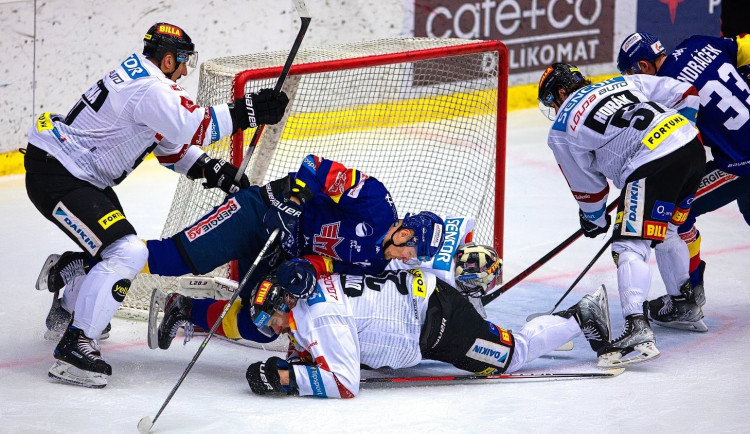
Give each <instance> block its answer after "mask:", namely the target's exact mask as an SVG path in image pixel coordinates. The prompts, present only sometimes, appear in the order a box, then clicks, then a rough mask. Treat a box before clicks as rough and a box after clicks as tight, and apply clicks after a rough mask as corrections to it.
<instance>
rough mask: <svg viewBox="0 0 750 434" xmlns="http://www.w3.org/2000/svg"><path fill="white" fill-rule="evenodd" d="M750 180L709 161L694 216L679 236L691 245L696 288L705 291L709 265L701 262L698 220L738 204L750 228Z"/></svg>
mask: <svg viewBox="0 0 750 434" xmlns="http://www.w3.org/2000/svg"><path fill="white" fill-rule="evenodd" d="M748 191H750V176H737V175H733V174H730V173H727V172H724V171H723V170H721V169H719V168H718V167H717V166H716V163H715V162H714V161H708V162H707V163H706V166H705V171H704V174H703V177H702V179H701V181H700V185H699V186H698V190H697V191H696V193H695V199H694V200H693V203H692V207H691V209H690V214H689V215H688V218H687V220H686V221H685V222H684V223H683V224H682V225H680V227H679V229H678V233H679V234H680V238H682V240H683V241H684V242H685V244H687V246H688V251H689V254H690V265H689V270H688V272H689V273H690V284H691V285H692V287H693V288H697V287H699V286H700V288H701V289H702V288H703V274H704V272H705V268H706V263H705V262H704V261H703V260H702V259H701V255H700V247H701V234H700V231H699V230H698V228H697V227H696V226H695V221H696V219H697V218H698V217H700V216H701V215H703V214H706V213H709V212H711V211H714V210H717V209H719V208H721V207H723V206H724V205H727V204H728V203H730V202H732V201H734V200H736V201H737V205H738V206H739V208H740V212H742V215H743V217H744V218H745V221H746V222H747V224H748V225H750V193H748Z"/></svg>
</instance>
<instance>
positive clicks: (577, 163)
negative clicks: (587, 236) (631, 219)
mask: <svg viewBox="0 0 750 434" xmlns="http://www.w3.org/2000/svg"><path fill="white" fill-rule="evenodd" d="M550 148H552V152H553V153H554V155H555V159H556V160H557V163H558V166H559V167H560V171H562V173H563V176H565V180H566V181H567V182H568V186H570V191H571V193H573V197H574V198H575V200H576V201H577V202H578V207H579V209H580V213H579V218H580V219H581V226H582V227H583V226H584V224H585V221H586V222H591V223H592V224H593V225H595V226H596V227H599V228H607V227H608V226H609V221H608V216H607V212H606V207H607V205H606V202H607V195H608V194H609V183H608V182H607V178H606V177H604V175H602V174H601V173H598V172H596V171H594V170H592V169H590V167H592V164H593V161H592V156H591V153H590V152H581V153H574V152H575V151H572V150H571V149H572V147H571V146H569V145H567V144H559V145H556V144H554V143H551V144H550ZM584 219H585V221H584ZM592 229H595V228H592ZM584 230H586V228H584Z"/></svg>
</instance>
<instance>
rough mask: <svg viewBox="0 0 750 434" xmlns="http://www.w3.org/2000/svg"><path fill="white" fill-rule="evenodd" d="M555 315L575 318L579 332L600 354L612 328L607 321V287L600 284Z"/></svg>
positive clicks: (607, 341)
mask: <svg viewBox="0 0 750 434" xmlns="http://www.w3.org/2000/svg"><path fill="white" fill-rule="evenodd" d="M555 315H559V316H562V317H564V318H570V317H571V316H572V317H573V318H575V320H576V322H577V323H578V325H579V326H580V327H581V332H583V335H584V336H585V337H586V340H588V341H589V345H591V349H592V350H594V351H596V354H597V355H600V354H602V352H603V350H604V348H605V347H606V345H607V344H608V343H609V339H610V336H611V335H612V330H611V327H610V323H609V300H608V299H607V289H606V288H605V287H604V285H602V286H601V287H599V289H597V290H596V292H594V293H593V294H591V295H585V296H584V297H583V298H582V299H581V301H579V302H578V304H576V305H574V306H572V307H570V308H569V309H568V310H566V311H563V312H558V313H556V314H555Z"/></svg>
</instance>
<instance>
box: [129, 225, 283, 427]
mask: <svg viewBox="0 0 750 434" xmlns="http://www.w3.org/2000/svg"><path fill="white" fill-rule="evenodd" d="M278 234H279V229H278V228H276V229H274V230H273V232H271V235H270V236H269V237H268V241H266V244H265V245H264V246H263V248H262V249H261V250H260V253H258V256H257V257H256V258H255V261H253V265H251V266H250V269H249V270H247V273H245V276H244V277H243V278H242V281H241V282H240V284H239V286H238V287H237V291H236V292H235V293H234V294H233V295H232V298H230V299H229V301H228V302H227V304H226V305H225V306H224V310H222V311H221V315H219V318H217V319H216V321H215V322H214V325H213V327H211V330H210V331H209V332H208V334H207V335H206V337H205V338H204V339H203V343H201V346H200V347H199V348H198V351H197V352H196V353H195V355H194V356H193V360H191V361H190V363H189V364H188V365H187V368H185V371H184V372H183V373H182V376H181V377H180V379H179V380H178V381H177V384H175V385H174V387H173V388H172V391H171V392H169V396H167V399H165V400H164V404H162V405H161V408H160V409H159V411H158V412H157V413H156V416H154V418H153V419H151V418H150V417H148V416H143V417H142V418H141V420H140V421H138V431H139V432H141V433H147V432H149V431H151V428H152V427H153V426H154V424H155V423H156V420H157V419H159V416H160V415H161V412H162V411H164V408H165V407H166V406H167V404H169V401H170V400H172V397H173V396H174V394H175V392H177V389H178V388H179V387H180V384H182V381H183V380H184V379H185V377H187V374H188V373H189V372H190V370H191V369H192V368H193V365H194V364H195V362H196V361H197V360H198V357H200V355H201V353H202V352H203V350H204V349H205V348H206V344H208V341H209V340H210V339H211V336H213V335H214V333H216V329H218V328H219V324H221V321H222V320H223V319H224V317H225V316H226V314H227V312H229V308H230V307H232V303H234V301H235V300H237V297H239V295H240V290H242V288H243V287H244V286H245V284H246V283H247V280H248V279H249V278H250V275H251V274H253V271H255V268H256V267H257V266H258V264H259V263H260V259H261V258H262V257H264V256H265V255H266V250H268V248H269V246H271V244H273V242H274V241H276V237H277V236H278Z"/></svg>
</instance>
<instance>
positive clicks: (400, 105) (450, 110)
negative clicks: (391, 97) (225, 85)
mask: <svg viewBox="0 0 750 434" xmlns="http://www.w3.org/2000/svg"><path fill="white" fill-rule="evenodd" d="M611 77H614V75H602V76H592V77H589V78H590V79H591V81H592V82H598V81H601V80H605V79H608V78H611ZM494 93H495V91H494V90H492V91H477V92H471V93H469V94H461V95H450V96H443V97H438V98H420V99H415V100H409V101H399V102H393V103H388V104H373V105H369V106H364V107H358V108H356V109H347V110H338V111H332V112H325V113H309V114H299V115H296V116H294V118H293V119H291V120H290V122H288V124H287V125H288V128H286V129H285V131H284V134H283V135H282V139H303V138H308V137H313V136H316V135H321V134H327V133H330V132H332V131H335V132H339V133H340V132H343V131H348V130H355V129H367V128H373V127H385V126H395V125H400V124H403V122H402V121H400V119H399V118H400V116H399V113H403V111H405V110H409V109H410V107H414V106H417V105H421V106H422V107H421V109H422V111H423V112H426V113H429V116H427V115H425V116H422V118H421V119H415V120H413V121H417V122H424V121H429V120H435V119H447V118H450V117H456V116H475V115H481V114H487V113H488V110H489V109H490V107H488V106H487V102H489V101H494V98H495V97H496V96H495V95H494ZM467 95H468V97H470V98H475V99H476V100H477V102H480V103H481V104H478V105H477V107H475V108H473V109H472V110H459V109H458V107H459V106H458V104H457V102H458V101H459V98H461V99H465V98H466V97H467ZM536 96H537V84H536V83H532V84H525V85H520V86H513V87H510V88H508V111H513V110H520V109H527V108H532V107H536V106H537V104H538V103H537V99H536ZM490 98H492V99H490ZM425 105H427V106H431V107H436V108H437V110H434V111H432V110H429V111H426V110H424V106H425ZM355 114H356V115H357V116H363V119H365V121H364V122H362V121H361V120H360V121H358V122H357V123H356V125H355V124H354V123H353V122H349V121H347V119H353V115H355ZM360 119H362V118H360ZM295 125H298V126H301V125H304V126H305V128H304V129H302V128H294V126H295ZM311 125H314V126H315V127H314V128H311V127H310V126H311ZM245 136H246V137H247V140H248V141H249V137H250V136H249V135H247V134H246V135H245ZM220 143H222V145H223V146H227V145H228V144H229V143H230V141H228V139H225V140H222V141H221V142H220ZM222 145H219V146H220V147H221V146H222ZM148 158H153V155H149V157H148ZM19 173H24V169H23V155H22V154H21V153H20V152H18V151H12V152H5V153H0V176H5V175H15V174H19Z"/></svg>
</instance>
